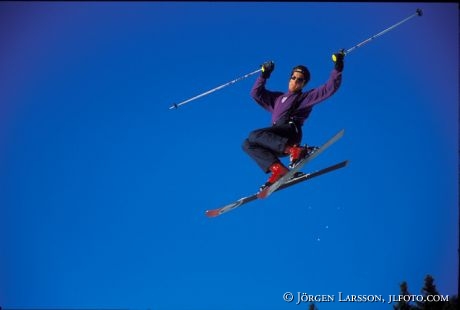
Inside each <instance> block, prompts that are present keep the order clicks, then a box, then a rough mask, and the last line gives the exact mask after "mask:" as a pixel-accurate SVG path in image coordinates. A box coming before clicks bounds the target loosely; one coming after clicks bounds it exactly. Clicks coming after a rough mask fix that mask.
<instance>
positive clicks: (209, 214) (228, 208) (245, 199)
mask: <svg viewBox="0 0 460 310" xmlns="http://www.w3.org/2000/svg"><path fill="white" fill-rule="evenodd" d="M347 164H348V160H345V161H342V162H340V163H338V164H335V165H332V166H329V167H327V168H323V169H321V170H318V171H315V172H312V173H306V174H302V175H300V176H296V177H294V178H292V179H290V180H288V181H287V182H285V183H284V184H282V185H280V186H279V187H278V188H277V189H276V190H275V191H278V190H282V189H285V188H287V187H290V186H292V185H294V184H297V183H300V182H303V181H307V180H310V179H313V178H315V177H318V176H320V175H323V174H326V173H329V172H332V171H334V170H337V169H340V168H343V167H345V166H346V165H347ZM257 195H258V193H256V194H253V195H251V196H247V197H243V198H240V199H238V200H237V201H235V202H232V203H230V204H228V205H226V206H223V207H221V208H217V209H213V210H207V211H206V212H205V214H206V216H207V217H216V216H219V215H222V214H224V213H227V212H229V211H232V210H234V209H236V208H238V207H241V206H242V205H244V204H246V203H248V202H251V201H254V200H257V199H258V197H257Z"/></svg>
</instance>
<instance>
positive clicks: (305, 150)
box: [286, 145, 319, 169]
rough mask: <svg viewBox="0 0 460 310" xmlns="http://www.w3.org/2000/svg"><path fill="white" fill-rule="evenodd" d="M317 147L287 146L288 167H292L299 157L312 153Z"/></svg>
mask: <svg viewBox="0 0 460 310" xmlns="http://www.w3.org/2000/svg"><path fill="white" fill-rule="evenodd" d="M317 149H319V147H316V146H298V145H294V146H291V147H288V148H287V152H286V153H288V154H289V160H290V163H289V168H291V169H292V168H294V167H295V166H296V165H297V164H298V163H299V161H300V160H301V159H303V158H306V157H308V156H310V155H311V154H313V153H314V152H315V151H316V150H317Z"/></svg>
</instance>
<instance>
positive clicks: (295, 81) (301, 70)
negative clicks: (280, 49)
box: [289, 65, 310, 92]
mask: <svg viewBox="0 0 460 310" xmlns="http://www.w3.org/2000/svg"><path fill="white" fill-rule="evenodd" d="M308 81H310V71H308V68H307V67H305V66H302V65H298V66H295V67H294V68H293V69H292V71H291V78H290V80H289V90H290V91H292V92H298V91H301V90H302V88H303V87H304V86H305V85H307V83H308Z"/></svg>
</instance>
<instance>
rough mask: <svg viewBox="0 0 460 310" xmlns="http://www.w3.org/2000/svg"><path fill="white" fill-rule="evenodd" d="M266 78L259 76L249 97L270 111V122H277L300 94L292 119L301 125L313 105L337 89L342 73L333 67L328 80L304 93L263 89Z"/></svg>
mask: <svg viewBox="0 0 460 310" xmlns="http://www.w3.org/2000/svg"><path fill="white" fill-rule="evenodd" d="M266 81H267V80H266V79H265V78H263V77H262V76H259V77H258V78H257V79H256V82H255V83H254V86H253V87H252V89H251V97H252V98H254V100H255V101H256V102H257V103H258V104H259V105H260V106H262V107H263V108H264V109H266V110H267V111H269V112H270V113H272V123H275V122H277V121H278V120H279V119H280V118H281V117H283V116H284V114H285V113H286V112H287V111H288V110H289V108H290V107H291V106H292V104H293V103H294V102H295V98H296V97H297V96H301V98H300V100H301V102H300V104H299V106H298V108H297V109H296V110H295V111H294V112H293V113H292V115H291V116H292V118H293V119H294V121H296V122H298V123H300V124H301V125H303V123H304V122H305V120H306V119H307V118H308V116H309V115H310V112H311V110H312V108H313V106H314V105H316V104H318V103H320V102H321V101H323V100H325V99H327V98H329V97H330V96H332V95H333V94H334V93H335V92H336V91H337V89H339V87H340V84H341V82H342V73H341V72H338V71H337V70H335V69H333V70H332V72H331V75H330V77H329V80H328V81H327V82H326V83H325V84H324V85H321V86H319V87H317V88H314V89H310V90H308V91H307V92H304V93H302V92H301V93H293V92H289V91H288V92H286V93H282V92H276V91H269V90H267V89H265V83H266Z"/></svg>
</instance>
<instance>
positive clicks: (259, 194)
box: [257, 190, 268, 199]
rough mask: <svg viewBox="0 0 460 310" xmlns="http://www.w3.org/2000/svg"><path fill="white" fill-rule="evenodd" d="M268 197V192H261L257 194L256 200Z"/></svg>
mask: <svg viewBox="0 0 460 310" xmlns="http://www.w3.org/2000/svg"><path fill="white" fill-rule="evenodd" d="M267 196H268V190H262V191H260V192H258V193H257V198H258V199H264V198H266V197H267Z"/></svg>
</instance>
